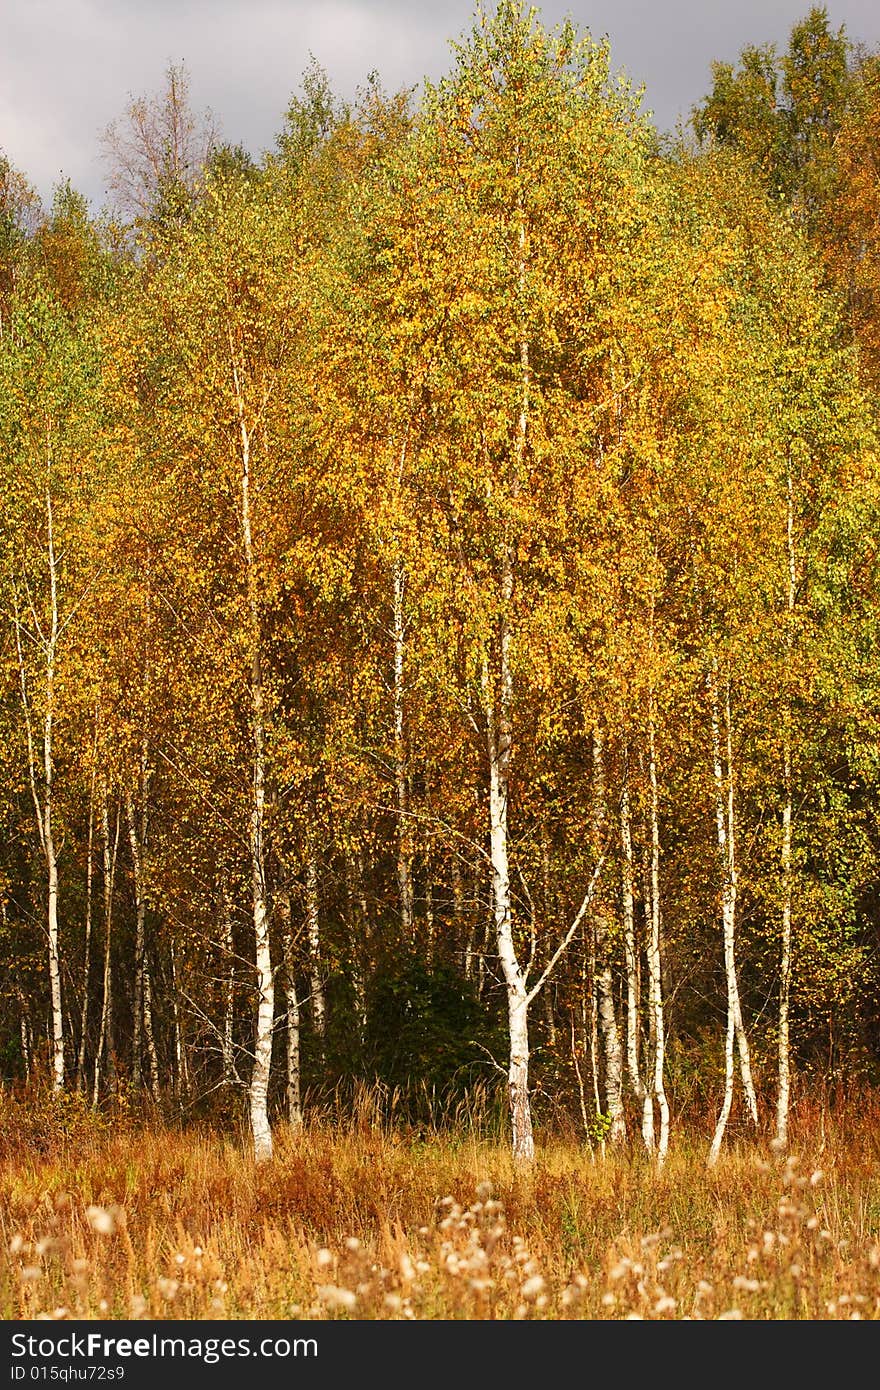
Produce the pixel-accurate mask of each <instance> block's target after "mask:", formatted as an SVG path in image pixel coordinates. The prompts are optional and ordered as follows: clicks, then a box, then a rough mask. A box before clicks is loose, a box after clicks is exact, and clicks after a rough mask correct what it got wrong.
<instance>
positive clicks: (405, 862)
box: [392, 560, 415, 939]
mask: <svg viewBox="0 0 880 1390" xmlns="http://www.w3.org/2000/svg"><path fill="white" fill-rule="evenodd" d="M393 584H394V596H393V603H392V622H393V628H392V632H393V637H394V787H395V793H396V796H397V887H398V892H399V895H400V920H401V924H402V926H403V930H404V935H405V936H406V937H407V938H408V939H409V938H411V937H412V931H413V920H414V916H415V910H414V900H413V878H412V836H411V834H410V826H409V786H408V781H407V775H408V768H407V757H406V700H405V657H406V622H405V618H404V608H403V601H404V594H405V590H406V576H405V573H404V569H403V563H402V561H400V560H395V562H394V573H393Z"/></svg>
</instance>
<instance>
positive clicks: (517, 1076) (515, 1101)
mask: <svg viewBox="0 0 880 1390" xmlns="http://www.w3.org/2000/svg"><path fill="white" fill-rule="evenodd" d="M519 163H520V155H519V150H518V149H517V152H516V168H517V174H518V173H519ZM518 223H519V225H518V231H517V240H518V264H517V292H518V293H517V298H518V303H517V310H516V312H517V317H518V320H519V331H518V337H519V342H518V353H519V377H520V407H519V414H518V418H517V423H516V436H515V443H514V451H513V458H512V460H511V468H510V478H509V483H510V491H511V495H512V496H513V497H516V495H517V493H518V491H519V487H520V484H521V480H522V473H523V467H524V463H525V450H526V437H527V433H528V422H529V396H530V384H531V365H530V361H529V344H528V340H527V338H526V333H525V327H524V323H525V289H526V231H525V219H524V215H523V210H522V200H521V199H520V203H519V209H518ZM513 590H514V550H513V546H512V544H511V542H510V540H509V539H508V540H507V541H506V542H505V547H504V560H503V569H502V575H501V592H500V595H499V597H500V600H501V602H500V606H499V607H500V616H499V621H498V643H497V652H498V671H497V679H498V690H497V695H496V693H495V692H494V691H493V689H492V682H491V679H490V671H489V664H488V662H487V661H484V664H483V671H482V681H483V706H484V713H485V718H486V744H487V753H488V761H489V854H490V860H491V867H492V907H493V917H494V925H495V939H496V943H497V948H498V958H499V961H500V963H501V969H502V973H503V975H504V982H505V985H506V987H507V1022H508V1033H509V1038H510V1061H509V1067H508V1088H509V1099H510V1115H511V1125H512V1140H513V1157H514V1161H515V1162H518V1163H530V1162H531V1161H532V1159H533V1158H534V1155H535V1141H534V1135H533V1133H532V1110H531V1101H530V1098H529V1024H528V1009H529V996H528V991H527V989H526V981H525V976H524V974H523V972H522V970H521V968H520V964H519V961H518V959H517V955H516V947H515V944H514V939H513V915H512V902H511V893H510V864H509V857H508V828H507V818H508V796H509V772H510V756H511V748H512V742H513V738H512V723H511V719H512V701H513V675H512V671H511V653H510V646H511V637H512V634H511V626H510V624H511V610H512V605H513Z"/></svg>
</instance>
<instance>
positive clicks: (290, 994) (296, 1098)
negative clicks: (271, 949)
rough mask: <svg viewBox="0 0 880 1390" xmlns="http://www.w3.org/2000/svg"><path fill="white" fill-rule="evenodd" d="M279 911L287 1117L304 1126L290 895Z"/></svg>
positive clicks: (284, 896)
mask: <svg viewBox="0 0 880 1390" xmlns="http://www.w3.org/2000/svg"><path fill="white" fill-rule="evenodd" d="M278 914H279V916H280V918H281V950H282V956H283V960H284V996H285V1003H286V1005H287V1015H286V1019H285V1035H286V1053H287V1118H288V1122H289V1123H290V1126H291V1128H292V1129H302V1123H303V1112H302V1081H301V1066H300V1009H299V999H298V997H297V993H296V971H295V969H294V959H293V930H292V926H291V910H290V894H289V893H286V892H285V893H279V894H278Z"/></svg>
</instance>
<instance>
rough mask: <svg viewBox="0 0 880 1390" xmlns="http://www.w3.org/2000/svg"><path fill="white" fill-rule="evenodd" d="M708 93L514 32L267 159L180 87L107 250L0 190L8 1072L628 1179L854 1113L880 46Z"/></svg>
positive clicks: (141, 118) (307, 112)
mask: <svg viewBox="0 0 880 1390" xmlns="http://www.w3.org/2000/svg"><path fill="white" fill-rule="evenodd" d="M707 80H708V85H709V91H708V92H707V95H706V96H705V98H704V99H703V100H702V101H701V102H700V103H699V105H698V106H697V107H696V108H695V109H694V112H693V117H692V122H691V129H690V132H689V134H688V135H687V137H685V138H678V139H674V140H673V139H671V138H666V137H661V136H660V135H658V133H657V131H656V130H655V129H654V127H653V126H652V125H651V124H650V122H649V121H648V120H647V118H646V117H645V115H644V114H643V112H642V109H641V106H640V102H639V98H638V95H637V94H636V93H634V91H633V89H632V87H631V85H630V84H629V83H628V82H627V81H625V80H624V79H623V78H621V77H618V76H617V75H616V72H615V67H614V62H613V55H612V53H611V51H610V48H609V45H608V44H607V43H606V42H597V41H595V40H594V39H593V38H592V37H591V36H590V35H589V34H588V33H580V32H578V31H576V29H575V28H574V27H573V26H572V25H571V24H566V25H563V26H561V27H559V28H556V29H552V30H551V29H548V28H546V27H545V26H544V25H543V24H542V21H541V19H540V16H539V15H538V13H537V12H536V11H532V10H527V9H525V8H522V7H521V6H520V4H519V3H518V0H502V3H501V4H500V5H499V7H498V9H497V10H496V11H494V12H489V11H483V10H478V11H477V13H476V15H475V18H474V21H473V26H472V28H471V29H470V31H469V32H467V33H466V34H465V35H463V36H462V37H461V38H460V39H459V41H458V42H457V43H456V44H455V45H453V58H452V62H451V66H450V69H449V72H448V74H447V76H445V77H444V78H443V79H442V80H441V81H440V82H439V83H438V84H437V85H436V86H431V85H428V86H427V87H426V89H425V91H424V93H423V94H422V96H421V97H420V99H419V100H418V101H416V100H415V99H414V97H413V95H412V94H411V93H409V94H408V93H402V94H388V93H386V92H385V91H384V90H383V88H382V86H381V83H380V81H379V80H378V79H376V78H375V77H374V78H371V79H370V80H368V81H367V82H366V83H365V85H364V87H363V88H362V90H361V92H360V94H359V96H358V98H357V100H356V101H354V102H351V103H348V102H345V101H343V100H342V99H341V98H340V97H339V96H338V95H337V94H336V93H334V92H333V90H332V88H331V85H330V83H329V80H328V78H327V76H326V74H324V73H323V71H322V70H321V69H320V67H319V66H317V65H316V64H315V63H314V62H313V63H312V65H311V66H310V67H308V68H307V69H306V72H305V74H304V76H303V79H302V83H301V86H300V88H299V91H298V94H297V95H295V96H294V97H293V98H292V99H291V103H290V106H289V108H288V110H287V112H286V113H284V114H283V117H282V123H281V128H280V131H279V136H278V139H277V143H276V145H275V147H274V148H273V150H272V151H271V152H269V153H267V154H266V155H265V156H263V157H262V158H260V159H258V160H257V159H255V158H253V157H252V156H251V155H250V154H249V153H248V152H247V151H246V150H244V149H243V148H242V147H241V146H237V145H230V144H223V143H222V142H221V140H220V138H219V135H218V134H217V131H216V130H215V128H214V126H213V125H212V124H211V122H210V121H209V120H206V119H205V120H203V119H201V118H199V117H198V115H197V114H196V113H194V112H193V111H192V109H191V106H190V103H189V96H188V88H187V79H186V72H185V70H184V69H183V68H180V67H172V68H170V69H169V72H168V74H167V81H166V85H165V87H164V89H163V90H162V91H161V92H159V93H158V94H156V95H154V96H152V97H149V98H143V99H141V100H139V101H135V102H133V103H132V104H131V106H130V107H129V109H128V111H127V112H125V113H123V115H121V116H120V119H119V121H117V122H116V124H115V125H114V127H112V128H111V130H110V131H109V132H108V133H107V137H106V140H105V152H106V154H107V159H108V182H109V187H110V192H111V198H112V203H111V206H110V208H109V210H108V211H107V212H105V213H103V214H102V215H100V216H93V215H92V213H91V212H90V209H89V207H88V204H87V202H86V200H85V199H84V198H83V197H82V196H81V195H80V194H79V193H78V192H77V190H76V189H74V188H72V187H71V186H70V185H69V184H63V185H61V186H59V187H58V188H57V189H56V191H55V196H54V200H53V203H52V206H51V208H49V209H44V208H43V207H41V205H40V201H39V199H38V198H37V196H36V194H35V193H34V192H33V190H32V189H31V187H30V186H29V183H28V179H27V171H26V170H25V171H19V170H16V169H14V168H13V167H12V166H11V165H10V164H9V163H8V161H6V160H5V159H4V158H2V155H0V470H2V490H3V509H2V518H0V767H2V777H0V958H2V962H3V970H2V974H0V980H2V983H0V1057H2V1076H3V1078H4V1082H5V1083H6V1084H9V1085H12V1084H18V1085H21V1084H24V1083H30V1084H31V1085H37V1084H43V1085H46V1086H48V1087H49V1088H51V1089H52V1090H54V1091H55V1092H58V1093H64V1094H66V1093H67V1092H74V1093H78V1094H80V1095H81V1096H82V1097H83V1098H84V1099H85V1100H86V1101H87V1102H88V1103H90V1104H94V1105H100V1104H105V1103H108V1104H109V1103H112V1101H113V1100H114V1098H115V1099H119V1098H120V1097H123V1096H124V1097H126V1098H127V1102H128V1103H140V1102H143V1103H145V1104H146V1103H151V1104H154V1105H156V1106H160V1107H163V1108H164V1109H166V1110H167V1112H168V1113H169V1114H174V1113H181V1114H187V1115H192V1114H195V1115H200V1116H213V1117H215V1119H216V1121H217V1123H218V1124H228V1123H229V1122H230V1120H231V1119H232V1118H234V1117H238V1116H239V1115H244V1114H247V1116H248V1119H249V1124H250V1131H251V1136H252V1140H253V1144H254V1149H255V1153H256V1156H257V1158H258V1159H259V1158H267V1157H269V1156H270V1155H271V1153H272V1129H271V1126H272V1123H273V1122H274V1121H275V1120H276V1118H277V1119H279V1120H280V1119H281V1118H282V1117H284V1118H286V1119H287V1120H288V1121H289V1122H290V1123H291V1124H292V1125H293V1126H299V1125H301V1124H303V1122H304V1120H305V1121H306V1122H307V1120H308V1112H309V1106H310V1104H312V1103H315V1104H317V1103H318V1101H319V1100H321V1099H326V1098H327V1097H328V1096H331V1095H332V1096H335V1097H336V1098H337V1100H339V1102H340V1103H341V1104H345V1103H346V1098H348V1097H350V1096H351V1094H352V1093H353V1088H354V1085H355V1083H356V1081H357V1080H358V1079H361V1080H367V1081H376V1082H378V1083H381V1085H383V1086H385V1087H386V1088H388V1093H389V1094H391V1093H392V1092H393V1095H394V1097H395V1104H396V1105H397V1106H398V1108H399V1112H400V1113H401V1114H402V1115H404V1116H405V1117H406V1118H407V1119H408V1120H409V1121H410V1122H411V1123H413V1124H426V1123H437V1122H438V1116H441V1117H442V1116H443V1115H451V1114H453V1113H454V1112H455V1106H456V1104H458V1103H459V1102H460V1101H461V1100H462V1098H463V1097H464V1098H466V1097H468V1096H472V1095H474V1094H475V1093H477V1092H479V1093H480V1094H482V1095H483V1096H490V1097H491V1096H496V1097H497V1098H498V1102H499V1104H500V1106H501V1107H502V1113H503V1114H504V1115H505V1116H506V1119H507V1121H509V1125H510V1132H511V1136H512V1144H513V1150H514V1155H515V1156H516V1157H517V1158H518V1159H522V1160H524V1161H528V1160H529V1159H530V1158H531V1156H532V1154H533V1148H534V1140H533V1122H534V1123H535V1124H541V1125H545V1126H551V1125H553V1124H557V1123H571V1124H574V1125H576V1126H581V1132H582V1133H584V1134H585V1136H586V1137H587V1138H589V1139H590V1140H591V1141H593V1142H595V1141H596V1140H598V1139H601V1140H602V1141H603V1142H604V1141H606V1140H607V1141H608V1142H609V1143H614V1144H622V1143H624V1142H625V1141H626V1139H627V1135H628V1134H629V1136H630V1138H633V1137H634V1140H637V1141H638V1143H639V1144H642V1145H644V1146H645V1147H646V1148H647V1149H648V1150H650V1151H651V1152H652V1153H654V1154H656V1156H657V1157H658V1158H659V1160H660V1161H661V1162H662V1159H663V1157H664V1155H665V1153H666V1149H667V1146H668V1143H669V1139H670V1129H671V1128H672V1129H673V1131H674V1124H675V1117H680V1116H682V1115H685V1114H686V1113H688V1111H689V1109H690V1110H692V1111H693V1112H694V1113H695V1114H697V1115H698V1116H699V1117H701V1118H704V1117H705V1115H707V1114H711V1126H710V1127H712V1128H714V1137H713V1139H712V1144H711V1149H710V1154H711V1156H712V1157H713V1158H714V1157H717V1154H718V1152H719V1149H720V1146H721V1144H722V1142H723V1139H724V1135H725V1130H726V1127H727V1124H728V1121H729V1120H730V1119H731V1117H732V1116H733V1117H736V1119H737V1122H738V1123H739V1122H741V1123H742V1124H744V1125H746V1126H748V1125H755V1124H758V1123H759V1118H760V1116H761V1115H762V1114H766V1115H769V1116H772V1124H773V1126H774V1128H775V1131H776V1134H777V1137H778V1138H779V1139H780V1141H781V1142H782V1143H784V1142H785V1136H786V1133H787V1125H788V1116H789V1112H790V1107H791V1102H792V1094H793V1091H794V1089H795V1088H796V1087H798V1086H804V1087H807V1086H811V1085H812V1086H823V1087H827V1086H833V1085H835V1084H838V1083H849V1082H857V1083H858V1084H861V1085H876V1084H878V1082H880V962H878V930H880V913H878V896H877V894H878V854H880V824H878V811H880V758H878V733H880V729H878V676H880V665H878V656H880V653H878V638H880V632H878V622H880V594H878V558H880V557H878V537H880V491H878V482H880V475H878V457H877V427H878V418H880V395H878V392H880V183H878V180H877V174H876V170H877V161H878V158H880V57H878V55H876V54H871V53H867V52H865V51H864V50H863V49H862V48H860V47H858V45H857V44H856V43H855V42H854V40H852V39H851V38H850V36H848V35H847V34H846V33H845V31H844V30H843V29H842V28H835V26H834V24H833V22H832V20H831V19H830V17H829V14H828V12H827V11H826V10H825V9H813V10H811V11H810V12H809V14H807V15H806V17H805V18H804V19H803V21H801V22H800V23H798V24H797V25H796V26H795V28H794V29H793V31H792V33H791V37H790V42H789V46H788V48H787V50H786V51H785V52H780V51H777V50H776V49H775V48H773V47H772V46H763V47H755V46H752V47H747V48H745V49H744V50H743V52H742V54H741V57H740V59H739V62H738V63H737V64H728V63H716V64H714V65H713V67H712V71H711V74H709V76H708V79H707Z"/></svg>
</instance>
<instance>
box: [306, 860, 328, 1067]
mask: <svg viewBox="0 0 880 1390" xmlns="http://www.w3.org/2000/svg"><path fill="white" fill-rule="evenodd" d="M306 931H307V936H308V943H309V987H310V989H311V997H312V1022H313V1024H314V1026H315V1036H316V1037H317V1039H318V1045H319V1048H320V1051H321V1054H322V1056H323V1052H324V1038H325V1034H326V1031H327V1013H326V1005H325V1000H324V977H323V970H322V968H321V917H320V903H319V900H318V859H317V855H316V854H315V850H314V847H313V846H312V844H311V843H309V845H308V848H307V851H306Z"/></svg>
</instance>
